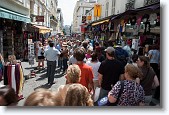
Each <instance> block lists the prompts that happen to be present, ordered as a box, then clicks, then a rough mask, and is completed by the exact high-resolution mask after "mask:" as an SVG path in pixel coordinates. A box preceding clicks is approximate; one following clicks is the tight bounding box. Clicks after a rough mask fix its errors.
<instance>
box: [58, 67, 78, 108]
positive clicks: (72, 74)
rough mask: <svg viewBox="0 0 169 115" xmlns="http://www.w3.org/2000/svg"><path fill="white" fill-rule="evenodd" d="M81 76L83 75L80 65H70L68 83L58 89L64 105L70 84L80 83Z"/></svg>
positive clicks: (67, 76)
mask: <svg viewBox="0 0 169 115" xmlns="http://www.w3.org/2000/svg"><path fill="white" fill-rule="evenodd" d="M80 76H81V70H80V68H79V66H78V65H76V64H73V65H70V66H69V67H68V69H67V74H66V79H67V81H66V82H67V83H66V85H61V86H59V88H58V91H57V93H58V95H59V98H60V100H61V104H62V105H64V102H65V96H66V93H67V89H68V87H69V85H71V84H73V83H79V81H80Z"/></svg>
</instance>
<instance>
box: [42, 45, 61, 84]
mask: <svg viewBox="0 0 169 115" xmlns="http://www.w3.org/2000/svg"><path fill="white" fill-rule="evenodd" d="M49 46H50V48H49V49H48V50H46V51H45V57H46V60H47V74H46V75H47V77H48V85H52V84H53V83H54V82H53V81H54V74H55V69H56V59H57V57H58V56H59V55H60V51H59V50H57V49H56V48H54V47H53V46H54V43H53V42H50V43H49Z"/></svg>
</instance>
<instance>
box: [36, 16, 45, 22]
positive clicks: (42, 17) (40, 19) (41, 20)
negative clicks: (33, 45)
mask: <svg viewBox="0 0 169 115" xmlns="http://www.w3.org/2000/svg"><path fill="white" fill-rule="evenodd" d="M36 22H44V16H36Z"/></svg>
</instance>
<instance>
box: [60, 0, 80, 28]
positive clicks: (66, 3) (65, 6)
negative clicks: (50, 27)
mask: <svg viewBox="0 0 169 115" xmlns="http://www.w3.org/2000/svg"><path fill="white" fill-rule="evenodd" d="M77 1H78V0H58V8H61V11H62V13H63V19H64V25H71V23H72V21H73V11H74V7H75V5H76V2H77Z"/></svg>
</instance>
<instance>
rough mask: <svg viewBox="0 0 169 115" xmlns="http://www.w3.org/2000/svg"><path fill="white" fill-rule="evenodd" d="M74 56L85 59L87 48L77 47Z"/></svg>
mask: <svg viewBox="0 0 169 115" xmlns="http://www.w3.org/2000/svg"><path fill="white" fill-rule="evenodd" d="M74 56H75V58H76V60H77V61H83V59H84V58H85V50H84V49H83V48H76V49H75V51H74Z"/></svg>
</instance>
